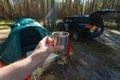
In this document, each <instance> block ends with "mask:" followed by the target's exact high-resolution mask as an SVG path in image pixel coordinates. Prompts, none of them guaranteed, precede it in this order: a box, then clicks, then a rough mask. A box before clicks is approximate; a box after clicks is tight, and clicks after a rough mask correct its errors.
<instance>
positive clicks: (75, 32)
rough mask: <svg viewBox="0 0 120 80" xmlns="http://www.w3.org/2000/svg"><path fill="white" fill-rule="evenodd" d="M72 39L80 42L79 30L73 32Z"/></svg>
mask: <svg viewBox="0 0 120 80" xmlns="http://www.w3.org/2000/svg"><path fill="white" fill-rule="evenodd" d="M71 37H72V39H73V40H79V32H78V31H77V30H73V31H72V34H71Z"/></svg>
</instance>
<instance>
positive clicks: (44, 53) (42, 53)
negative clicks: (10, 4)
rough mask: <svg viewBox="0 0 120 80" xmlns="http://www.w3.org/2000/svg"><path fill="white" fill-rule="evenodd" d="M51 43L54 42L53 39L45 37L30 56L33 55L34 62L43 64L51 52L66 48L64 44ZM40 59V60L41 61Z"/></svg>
mask: <svg viewBox="0 0 120 80" xmlns="http://www.w3.org/2000/svg"><path fill="white" fill-rule="evenodd" d="M50 43H53V39H52V38H50V37H48V36H47V37H45V38H43V39H42V40H41V41H40V42H39V43H38V45H37V47H36V48H35V50H34V51H33V53H32V54H31V56H30V57H32V59H33V61H34V63H35V64H36V63H39V64H42V63H43V62H44V61H45V59H46V58H47V57H48V56H49V54H51V53H55V52H58V51H60V50H63V49H64V46H62V45H56V46H50ZM39 60H40V62H39Z"/></svg>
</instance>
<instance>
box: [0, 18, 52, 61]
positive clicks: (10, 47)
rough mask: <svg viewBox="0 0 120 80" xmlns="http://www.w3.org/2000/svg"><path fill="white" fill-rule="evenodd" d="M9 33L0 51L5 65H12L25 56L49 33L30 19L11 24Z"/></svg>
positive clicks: (0, 56)
mask: <svg viewBox="0 0 120 80" xmlns="http://www.w3.org/2000/svg"><path fill="white" fill-rule="evenodd" d="M10 27H11V32H10V34H9V36H8V38H7V39H6V41H5V42H4V44H3V46H2V48H1V49H0V58H1V60H3V61H4V62H6V63H13V62H15V61H17V60H19V59H21V58H24V57H26V56H27V54H26V52H28V51H31V50H34V49H35V47H36V45H37V44H38V42H39V41H40V40H41V39H42V38H43V37H45V36H47V35H50V32H49V31H47V30H46V29H45V28H44V27H42V26H41V25H40V24H39V23H38V22H36V21H35V20H33V19H30V18H22V19H20V20H18V21H17V22H16V23H15V24H11V25H10Z"/></svg>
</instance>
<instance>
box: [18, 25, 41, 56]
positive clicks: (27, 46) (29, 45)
mask: <svg viewBox="0 0 120 80" xmlns="http://www.w3.org/2000/svg"><path fill="white" fill-rule="evenodd" d="M19 38H20V46H21V53H22V57H26V56H27V55H26V52H28V51H31V50H34V49H35V47H36V46H37V44H38V42H39V41H40V40H41V39H42V37H41V35H40V33H39V31H38V30H37V29H35V28H34V27H29V28H25V29H23V30H21V31H20V34H19Z"/></svg>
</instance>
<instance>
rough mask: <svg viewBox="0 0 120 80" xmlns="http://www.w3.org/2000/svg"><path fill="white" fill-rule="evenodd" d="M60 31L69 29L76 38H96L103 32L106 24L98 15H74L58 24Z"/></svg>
mask: <svg viewBox="0 0 120 80" xmlns="http://www.w3.org/2000/svg"><path fill="white" fill-rule="evenodd" d="M57 28H58V30H60V31H67V32H69V33H70V36H71V37H72V38H73V39H74V40H78V39H81V38H96V37H98V36H100V35H101V34H102V33H103V30H104V25H103V21H102V19H101V17H100V16H98V15H94V16H93V15H73V16H70V17H66V18H65V19H63V20H62V21H61V22H59V23H58V24H57Z"/></svg>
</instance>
